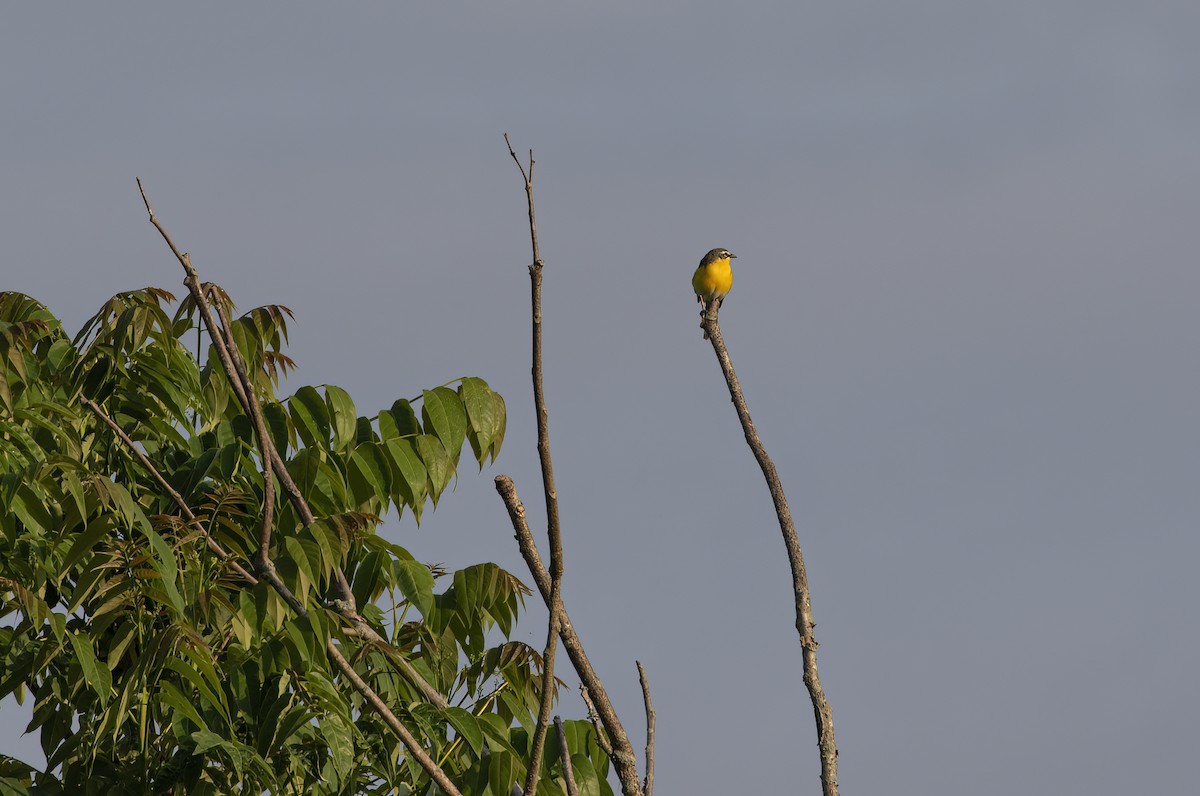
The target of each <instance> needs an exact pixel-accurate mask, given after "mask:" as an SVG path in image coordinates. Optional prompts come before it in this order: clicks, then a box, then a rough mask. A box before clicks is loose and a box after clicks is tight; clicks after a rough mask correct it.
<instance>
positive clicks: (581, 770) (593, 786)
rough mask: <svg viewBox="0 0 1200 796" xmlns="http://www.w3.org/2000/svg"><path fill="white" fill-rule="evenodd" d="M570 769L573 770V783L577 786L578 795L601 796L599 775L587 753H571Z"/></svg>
mask: <svg viewBox="0 0 1200 796" xmlns="http://www.w3.org/2000/svg"><path fill="white" fill-rule="evenodd" d="M571 770H572V771H574V772H575V784H576V785H578V786H579V796H603V794H602V792H601V790H600V777H599V776H597V774H596V769H595V767H594V766H593V765H592V761H591V760H589V759H588V757H587V755H580V754H577V755H571Z"/></svg>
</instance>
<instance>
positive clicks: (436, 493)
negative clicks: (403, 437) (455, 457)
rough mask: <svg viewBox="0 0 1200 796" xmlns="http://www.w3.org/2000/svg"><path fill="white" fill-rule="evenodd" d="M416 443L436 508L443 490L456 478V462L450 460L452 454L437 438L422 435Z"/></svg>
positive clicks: (415, 440)
mask: <svg viewBox="0 0 1200 796" xmlns="http://www.w3.org/2000/svg"><path fill="white" fill-rule="evenodd" d="M414 442H416V445H417V453H418V454H419V455H420V456H421V461H422V462H423V463H424V464H425V471H426V472H427V473H428V474H429V481H428V486H429V497H430V498H432V499H433V505H435V506H436V505H437V502H438V498H439V497H440V496H441V494H442V490H444V489H445V488H446V486H447V485H448V484H449V483H450V479H451V478H452V477H453V476H454V462H453V461H451V460H450V454H449V453H447V452H446V448H445V446H443V445H442V443H441V442H439V441H438V438H437V437H431V436H430V435H428V434H422V435H421V436H419V437H416V438H415V439H414Z"/></svg>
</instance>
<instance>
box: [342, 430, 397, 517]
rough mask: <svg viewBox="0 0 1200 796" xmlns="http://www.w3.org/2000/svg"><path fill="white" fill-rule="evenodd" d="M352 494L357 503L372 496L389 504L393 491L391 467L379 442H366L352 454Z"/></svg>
mask: <svg viewBox="0 0 1200 796" xmlns="http://www.w3.org/2000/svg"><path fill="white" fill-rule="evenodd" d="M347 470H348V473H347V475H348V480H349V482H350V494H352V495H353V496H354V502H355V504H356V505H359V506H361V505H363V504H364V503H366V502H367V501H369V500H371V499H372V498H374V499H376V500H379V501H381V502H382V503H383V504H384V505H387V501H388V498H389V495H390V494H391V492H392V477H391V467H390V466H389V465H388V458H387V455H386V454H385V453H384V452H383V449H382V447H381V446H380V445H379V443H377V442H364V443H363V444H361V445H359V446H358V447H357V448H355V449H354V453H352V454H350V463H349V466H348V467H347Z"/></svg>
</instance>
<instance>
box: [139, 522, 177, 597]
mask: <svg viewBox="0 0 1200 796" xmlns="http://www.w3.org/2000/svg"><path fill="white" fill-rule="evenodd" d="M142 531H143V533H145V534H146V538H147V539H149V540H150V548H151V550H152V551H153V555H152V556H151V559H150V560H151V566H153V567H154V570H155V571H156V572H157V573H158V576H159V578H160V579H161V582H162V586H163V590H164V591H166V593H167V599H169V600H170V601H171V607H173V608H174V609H175V611H176V613H178V614H182V613H183V595H181V594H180V593H179V584H178V582H177V581H178V578H179V562H178V561H176V560H175V553H174V551H172V550H171V546H170V545H169V544H167V543H166V541H165V540H164V539H163V538H162V537H161V536H159V535H158V534H157V533H155V532H154V529H152V528H149V527H147V528H143V529H142Z"/></svg>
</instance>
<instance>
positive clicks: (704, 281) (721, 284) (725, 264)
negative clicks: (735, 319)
mask: <svg viewBox="0 0 1200 796" xmlns="http://www.w3.org/2000/svg"><path fill="white" fill-rule="evenodd" d="M731 287H733V268H731V267H730V265H729V258H728V257H726V258H724V259H722V260H713V261H712V262H711V263H707V264H703V263H702V264H701V265H700V267H699V268H697V269H696V273H695V274H693V275H692V289H693V290H695V291H696V295H697V296H699V297H700V298H701V299H703V300H704V301H712V300H713V299H715V298H724V297H725V294H726V293H728V292H729V289H730V288H731Z"/></svg>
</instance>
